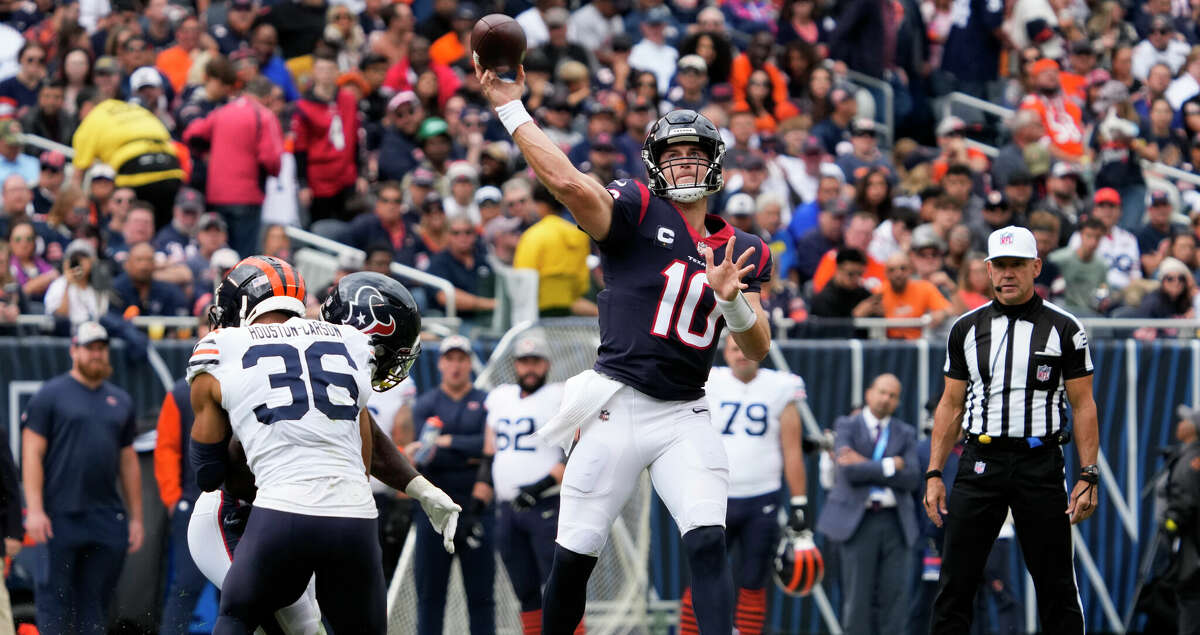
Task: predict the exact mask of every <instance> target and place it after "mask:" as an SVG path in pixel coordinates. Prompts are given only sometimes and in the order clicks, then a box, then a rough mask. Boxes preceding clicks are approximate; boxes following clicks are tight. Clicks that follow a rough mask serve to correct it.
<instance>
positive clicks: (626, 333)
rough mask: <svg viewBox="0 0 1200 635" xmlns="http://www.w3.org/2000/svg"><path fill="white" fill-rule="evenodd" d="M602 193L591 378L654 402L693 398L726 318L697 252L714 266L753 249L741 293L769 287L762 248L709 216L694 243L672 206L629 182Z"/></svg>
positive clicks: (692, 231)
mask: <svg viewBox="0 0 1200 635" xmlns="http://www.w3.org/2000/svg"><path fill="white" fill-rule="evenodd" d="M608 193H609V194H611V195H612V197H613V210H612V225H611V228H610V229H609V233H608V236H607V237H606V238H605V240H603V241H600V242H598V243H597V244H598V245H599V247H600V253H601V256H602V258H601V262H602V268H603V269H604V284H605V289H604V291H601V292H600V295H599V297H598V303H599V308H600V340H601V341H600V350H599V354H598V356H597V359H596V366H595V368H596V371H597V372H599V373H601V374H604V375H607V376H609V377H612V378H613V379H616V380H617V381H620V382H621V383H623V384H626V385H628V386H632V387H634V388H636V389H637V390H638V391H640V392H642V393H643V394H646V395H649V396H651V397H654V398H655V399H662V400H666V401H685V400H686V401H690V400H693V399H699V398H700V397H702V396H704V382H705V381H706V380H707V379H708V371H709V369H711V368H712V365H713V358H714V357H715V356H716V351H717V346H716V345H717V342H718V341H719V337H720V334H721V329H722V328H723V327H724V325H725V318H724V316H722V315H721V312H720V311H718V310H717V300H716V297H715V296H714V295H713V290H712V288H711V287H709V286H708V276H707V274H706V273H705V263H704V255H703V254H701V253H700V251H699V249H698V246H699V245H700V244H705V245H707V246H709V247H711V248H712V250H713V262H714V263H716V264H720V263H722V262H724V261H725V258H728V257H733V258H734V259H735V260H736V259H737V257H738V256H741V255H742V253H744V252H745V251H746V250H747V249H751V248H753V249H754V250H755V251H754V254H753V255H752V256H751V257H750V259H749V264H751V265H753V266H754V269H753V270H751V271H750V273H749V274H748V275H747V276H746V277H745V278H743V279H742V282H745V283H746V285H747V288H746V289H745V291H746V292H747V293H757V292H758V291H759V289H760V288H761V286H762V285H763V284H765V283H766V282H767V281H769V280H770V279H771V255H770V251H769V250H768V249H767V246H766V244H765V243H763V241H762V239H760V238H758V237H757V236H753V235H751V234H747V233H746V232H743V231H741V230H739V229H736V228H734V227H733V226H732V225H730V224H729V223H727V222H725V220H724V219H723V218H721V217H720V216H715V215H712V214H710V215H708V216H706V217H705V221H704V222H705V227H706V229H707V230H708V233H707V236H700V235H699V234H697V233H696V230H695V229H693V228H692V227H691V226H690V225H688V224H687V222H686V221H685V220H684V218H683V214H682V213H680V212H679V209H678V208H676V207H675V205H673V204H672V203H671V202H670V201H668V200H667V199H665V198H662V197H659V196H653V195H651V194H650V191H649V190H648V189H646V186H645V185H642V184H641V183H639V182H637V181H633V180H619V181H613V182H612V183H610V184H609V185H608ZM735 235H736V236H737V238H736V240H735V241H734V251H736V252H737V253H735V254H732V255H730V254H728V253H726V252H727V249H726V247H727V246H728V244H729V239H730V238H732V237H734V236H735Z"/></svg>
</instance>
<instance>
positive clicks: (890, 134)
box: [846, 69, 896, 146]
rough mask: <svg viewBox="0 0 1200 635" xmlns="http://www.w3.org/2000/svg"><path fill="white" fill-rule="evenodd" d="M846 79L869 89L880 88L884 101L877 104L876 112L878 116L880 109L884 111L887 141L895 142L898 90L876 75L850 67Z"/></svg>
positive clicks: (889, 142) (889, 143)
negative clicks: (853, 69)
mask: <svg viewBox="0 0 1200 635" xmlns="http://www.w3.org/2000/svg"><path fill="white" fill-rule="evenodd" d="M846 79H849V80H850V81H851V82H852V83H854V84H858V85H859V86H862V87H864V88H868V89H870V88H874V89H875V90H878V91H879V92H880V93H882V94H883V103H882V104H875V114H876V116H878V115H879V111H880V110H882V111H883V125H884V127H885V128H887V143H888V145H889V146H890V145H892V144H893V143H895V141H896V112H895V107H896V92H895V91H894V90H892V85H891V84H889V83H887V82H885V81H883V80H882V79H878V78H876V77H871V76H870V75H866V74H864V73H860V72H858V71H852V70H849V69H847V70H846Z"/></svg>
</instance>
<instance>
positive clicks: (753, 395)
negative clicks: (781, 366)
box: [704, 366, 805, 498]
mask: <svg viewBox="0 0 1200 635" xmlns="http://www.w3.org/2000/svg"><path fill="white" fill-rule="evenodd" d="M704 389H705V392H706V394H707V396H708V407H709V413H710V414H711V415H712V424H713V427H715V428H716V429H717V430H718V431H719V432H720V433H721V440H722V441H724V442H725V454H726V455H727V456H728V457H729V497H730V498H750V497H752V496H759V495H762V494H768V493H770V492H775V491H778V490H779V488H780V485H781V483H782V479H783V446H782V445H781V443H780V438H779V416H780V414H782V413H783V409H784V408H786V407H787V405H788V404H790V403H792V402H793V401H796V400H798V399H804V398H805V395H804V380H803V379H801V378H800V377H798V376H796V375H793V374H791V373H784V372H780V371H777V370H769V369H766V368H760V369H759V370H758V374H757V375H755V376H754V379H752V380H751V381H750V383H748V384H747V383H744V382H742V380H740V379H738V378H737V377H735V376H734V375H733V372H732V371H730V370H729V368H727V367H725V366H720V367H717V368H713V369H712V372H711V373H710V374H709V376H708V384H707V385H705V387H704Z"/></svg>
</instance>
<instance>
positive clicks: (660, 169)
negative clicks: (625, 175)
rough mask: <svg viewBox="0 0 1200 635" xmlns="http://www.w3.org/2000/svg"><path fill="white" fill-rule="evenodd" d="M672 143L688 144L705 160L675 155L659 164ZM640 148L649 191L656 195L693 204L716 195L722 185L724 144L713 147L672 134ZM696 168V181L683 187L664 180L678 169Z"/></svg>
mask: <svg viewBox="0 0 1200 635" xmlns="http://www.w3.org/2000/svg"><path fill="white" fill-rule="evenodd" d="M675 143H690V144H695V145H697V146H699V147H700V149H701V150H702V151H703V152H704V153H705V154H706V155H707V156H706V157H696V156H679V157H671V158H670V159H667V160H665V161H660V160H659V157H661V156H662V155H663V153H664V152H665V151H666V149H667V148H668V147H669V146H670V145H671V144H675ZM647 146H648V147H643V148H642V162H643V163H644V164H645V165H646V173H647V174H648V175H649V177H650V178H649V181H650V185H649V189H650V191H651V192H652V193H654V194H655V195H657V196H662V197H664V198H669V199H671V200H673V201H676V202H679V203H693V202H695V201H699V200H700V199H703V198H704V197H706V196H709V195H710V194H716V193H717V192H719V191H721V188H722V187H724V186H725V178H724V176H723V175H722V173H721V160H722V159H723V158H724V155H725V144H723V143H721V144H714V143H711V142H709V140H708V139H706V138H704V137H700V136H692V135H686V134H685V135H680V136H675V135H672V136H671V137H669V138H668V139H664V140H661V141H657V142H652V143H649V144H647ZM693 164H694V165H696V166H697V168H696V169H697V173H696V177H697V178H696V181H695V182H694V183H690V184H687V185H677V184H674V183H672V182H671V181H669V180H668V179H667V174H668V173H670V172H676V171H677V168H679V167H681V166H691V165H693Z"/></svg>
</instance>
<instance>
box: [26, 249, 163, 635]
mask: <svg viewBox="0 0 1200 635" xmlns="http://www.w3.org/2000/svg"><path fill="white" fill-rule="evenodd" d="M147 248H148V246H147ZM71 362H72V364H71V370H70V371H69V372H67V373H65V374H63V375H59V376H58V377H55V378H53V379H51V380H49V381H47V382H46V383H44V384H43V385H42V388H41V390H39V391H38V392H37V394H35V395H34V396H33V399H31V400H30V402H29V406H28V407H27V408H26V410H25V412H24V414H22V416H21V423H22V433H21V441H22V462H21V463H22V472H23V476H24V478H23V480H24V485H25V501H26V505H27V506H28V514H27V516H26V519H25V527H26V530H27V532H28V533H29V537H30V538H31V539H32V540H33V542H34V543H35V544H38V545H44V546H42V547H41V548H40V549H39V554H38V557H39V559H40V563H39V565H38V566H36V567H34V581H35V582H34V584H35V592H34V599H35V601H36V603H37V624H38V628H39V629H40V630H41V632H43V633H76V634H80V635H86V634H93V633H96V634H102V633H106V632H107V631H108V607H109V605H110V601H111V599H112V596H113V591H115V590H116V587H117V577H118V576H119V574H120V573H121V567H122V565H123V564H124V562H125V554H126V552H130V553H132V552H135V551H137V550H138V549H140V548H141V546H142V538H143V529H142V483H141V470H140V468H139V467H138V459H137V454H136V453H135V452H134V450H133V438H134V435H135V434H136V433H137V426H136V423H135V416H136V412H135V411H134V407H133V400H132V399H131V398H130V396H129V393H127V392H125V391H124V390H122V389H120V388H118V387H117V386H115V385H114V384H112V383H110V382H109V381H107V380H108V377H109V376H110V375H111V374H112V365H111V364H110V362H109V350H108V333H107V332H106V331H105V330H104V327H102V326H100V325H99V324H97V323H95V322H85V323H83V324H80V325H79V327H78V328H77V329H76V330H75V336H74V337H73V338H72V340H71ZM118 483H120V490H121V492H120V494H118V492H117V489H118V488H117V485H118ZM122 497H123V498H124V501H122Z"/></svg>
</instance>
